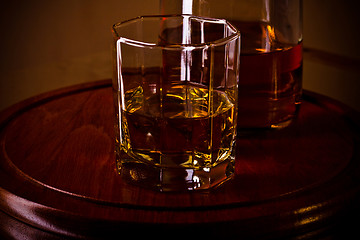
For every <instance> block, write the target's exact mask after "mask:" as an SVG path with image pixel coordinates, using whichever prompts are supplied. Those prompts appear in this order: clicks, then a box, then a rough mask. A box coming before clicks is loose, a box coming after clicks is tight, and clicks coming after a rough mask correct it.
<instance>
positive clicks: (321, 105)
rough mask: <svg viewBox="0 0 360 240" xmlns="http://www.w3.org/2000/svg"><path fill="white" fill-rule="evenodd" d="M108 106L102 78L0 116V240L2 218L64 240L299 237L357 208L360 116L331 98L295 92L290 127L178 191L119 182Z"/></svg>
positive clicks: (254, 140)
mask: <svg viewBox="0 0 360 240" xmlns="http://www.w3.org/2000/svg"><path fill="white" fill-rule="evenodd" d="M112 101H113V100H112V90H111V81H110V80H105V81H99V82H95V83H87V84H82V85H77V86H74V87H69V88H65V89H61V90H57V91H53V92H50V93H46V94H43V95H40V96H37V97H34V98H31V99H29V100H26V101H24V102H21V103H19V104H17V105H15V106H13V107H11V108H9V109H7V110H6V111H4V112H3V113H2V114H1V117H0V209H1V210H2V211H3V212H4V213H6V214H3V213H2V214H1V216H2V217H0V223H1V226H2V227H0V229H1V231H2V232H3V234H10V235H11V234H13V232H14V231H15V232H16V231H25V230H23V228H20V230H19V229H18V228H16V229H14V226H17V225H16V224H15V225H14V224H12V225H11V224H10V226H9V224H8V222H7V221H10V222H14V221H15V222H17V224H23V223H26V224H24V226H27V228H31V229H33V230H31V231H35V232H43V230H44V231H45V233H46V234H51V233H55V235H54V236H56V234H60V235H62V236H70V237H90V236H91V237H93V238H96V237H100V238H104V237H106V236H114V234H115V235H117V234H120V233H121V234H124V233H127V232H128V233H130V232H131V233H132V234H133V235H134V236H135V235H136V234H138V235H140V236H141V234H151V233H152V234H159V233H162V234H167V233H170V234H176V236H179V235H181V234H183V235H184V236H187V235H188V234H191V235H199V236H206V235H209V236H215V235H221V236H222V237H225V236H239V237H252V238H255V237H261V238H265V237H266V238H268V237H273V238H277V237H291V236H295V235H296V236H303V237H304V236H305V237H306V236H314V235H318V234H323V233H324V232H326V231H328V230H329V229H334V227H340V226H344V224H341V223H343V222H344V221H345V220H347V219H348V216H349V215H348V213H351V212H353V211H355V207H356V206H357V204H356V203H357V201H358V199H359V198H358V197H359V190H360V155H359V151H360V118H359V114H358V113H357V112H354V111H352V110H350V109H348V108H347V107H346V106H344V105H342V104H340V103H338V102H336V101H334V100H331V99H329V98H327V97H324V96H321V95H318V94H315V93H311V92H308V91H305V92H304V96H303V104H302V106H301V110H300V113H299V116H298V118H297V119H296V120H295V121H294V123H293V124H292V125H291V126H290V127H288V128H286V129H283V130H276V131H263V132H259V133H254V134H252V135H248V136H246V137H239V138H238V139H237V158H236V177H235V178H234V179H233V180H232V181H229V182H227V183H225V184H224V185H223V186H221V187H219V188H217V189H213V190H211V191H207V192H185V193H161V192H155V191H151V190H147V189H143V188H138V187H136V186H132V185H128V184H126V183H124V182H123V181H122V179H121V177H120V176H119V175H118V174H117V173H116V171H115V159H114V153H113V152H114V150H113V149H114V140H113V139H114V133H113V132H114V130H113V123H114V120H113V114H114V112H113V102H112ZM6 216H7V217H6ZM9 216H12V217H13V218H16V219H17V220H15V219H13V218H11V220H9V219H10V217H9ZM4 219H5V220H4ZM6 219H7V220H6ZM18 220H19V221H18ZM338 223H340V225H337V224H338ZM28 225H30V226H33V227H35V228H32V227H30V226H28ZM11 226H12V227H11ZM346 226H347V225H346ZM140 229H141V230H140ZM325 230H326V231H325ZM17 234H21V233H17Z"/></svg>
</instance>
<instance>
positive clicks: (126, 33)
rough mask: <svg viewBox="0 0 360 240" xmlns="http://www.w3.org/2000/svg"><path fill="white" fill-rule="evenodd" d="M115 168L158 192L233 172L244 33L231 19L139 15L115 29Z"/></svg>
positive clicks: (193, 186) (204, 185) (208, 183)
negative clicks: (241, 40)
mask: <svg viewBox="0 0 360 240" xmlns="http://www.w3.org/2000/svg"><path fill="white" fill-rule="evenodd" d="M112 31H113V36H114V54H113V66H114V71H113V73H114V75H113V93H114V100H115V106H116V107H115V109H116V110H115V111H116V123H115V129H116V155H117V157H116V158H117V160H116V161H117V169H118V172H119V174H120V175H121V176H122V178H123V179H125V180H126V181H128V182H130V183H134V184H137V185H140V186H143V187H148V188H153V189H157V190H160V191H183V190H198V189H209V188H211V187H214V186H218V185H220V184H221V183H223V182H225V181H226V180H228V179H230V178H231V177H232V176H233V173H234V160H235V148H234V145H235V138H236V123H237V95H238V85H237V82H238V76H239V55H240V33H239V32H238V30H237V29H236V28H234V27H233V26H232V25H231V24H229V23H228V22H227V21H226V20H221V19H214V18H203V17H195V16H192V15H169V16H165V15H163V16H142V17H137V18H134V19H131V20H127V21H124V22H121V23H118V24H115V25H114V26H113V29H112Z"/></svg>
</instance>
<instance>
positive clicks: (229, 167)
mask: <svg viewBox="0 0 360 240" xmlns="http://www.w3.org/2000/svg"><path fill="white" fill-rule="evenodd" d="M117 170H118V173H119V174H120V175H121V177H122V178H123V179H124V180H125V181H126V182H129V183H131V184H136V185H138V186H140V187H145V188H150V189H154V190H157V191H161V192H169V191H188V190H206V189H210V188H213V187H217V186H219V185H221V184H222V183H224V182H226V181H227V180H229V179H231V178H232V177H233V175H234V172H235V159H234V157H232V156H230V157H228V158H227V159H225V160H223V161H222V162H220V163H218V164H216V165H215V166H212V167H203V168H196V169H194V168H184V167H178V168H175V167H174V168H163V167H161V166H157V165H154V164H150V163H146V162H143V161H140V160H137V159H133V158H131V157H129V156H128V155H127V154H126V153H124V152H121V153H120V154H118V156H117Z"/></svg>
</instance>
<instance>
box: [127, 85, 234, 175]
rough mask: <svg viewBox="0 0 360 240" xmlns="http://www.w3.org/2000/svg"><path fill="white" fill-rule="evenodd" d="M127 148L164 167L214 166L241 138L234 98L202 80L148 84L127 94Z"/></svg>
mask: <svg viewBox="0 0 360 240" xmlns="http://www.w3.org/2000/svg"><path fill="white" fill-rule="evenodd" d="M124 103H125V104H124V105H125V108H124V109H122V110H121V117H120V126H121V129H122V130H121V133H120V139H121V148H122V149H123V150H124V151H125V152H126V153H127V154H129V155H130V156H132V157H134V158H135V159H139V160H141V161H146V162H150V163H152V164H155V165H161V166H162V167H179V166H182V167H187V168H203V167H211V166H214V165H216V164H218V163H219V162H221V161H223V160H225V159H227V158H228V157H229V156H230V154H231V152H232V147H233V145H234V141H235V132H236V130H235V129H236V126H234V120H235V119H234V118H235V116H236V113H235V112H234V106H235V104H234V102H233V101H232V100H231V98H229V97H228V94H227V92H226V91H224V92H223V91H218V90H213V91H210V92H209V91H208V89H207V88H203V87H201V85H198V84H189V83H188V84H179V85H170V86H167V87H163V88H162V89H161V92H160V93H151V91H150V93H149V92H148V91H144V89H143V88H142V87H137V88H133V89H131V90H128V91H127V92H126V93H125V98H124Z"/></svg>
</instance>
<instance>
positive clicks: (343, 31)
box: [0, 0, 360, 110]
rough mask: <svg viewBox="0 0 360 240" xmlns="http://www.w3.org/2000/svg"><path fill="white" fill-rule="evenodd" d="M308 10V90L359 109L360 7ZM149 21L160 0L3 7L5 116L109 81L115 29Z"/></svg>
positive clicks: (74, 0) (325, 5) (319, 4)
mask: <svg viewBox="0 0 360 240" xmlns="http://www.w3.org/2000/svg"><path fill="white" fill-rule="evenodd" d="M303 3H304V4H303V6H304V8H303V9H304V10H303V11H304V32H303V33H304V79H303V86H304V89H309V90H313V91H316V92H319V93H322V94H325V95H328V96H331V97H333V98H335V99H338V100H340V101H342V102H344V103H346V104H348V105H350V106H352V107H353V108H355V109H357V110H360V48H359V41H360V33H359V26H358V24H359V22H360V21H359V20H358V19H359V15H360V12H359V9H360V8H359V6H360V4H359V3H357V1H339V0H328V1H320V0H304V2H303ZM145 14H159V0H146V1H143V0H131V1H127V0H102V1H99V0H63V1H60V0H52V1H44V0H30V1H16V0H13V1H6V3H2V4H1V8H0V29H1V35H0V73H1V77H0V110H2V109H4V108H6V107H8V106H10V105H12V104H14V103H16V102H18V101H20V100H23V99H25V98H28V97H31V96H33V95H36V94H39V93H42V92H46V91H49V90H52V89H57V88H60V87H64V86H69V85H73V84H76V83H84V82H88V81H95V80H100V79H104V78H110V77H111V75H112V73H111V71H112V66H111V41H112V35H111V32H110V29H111V26H112V24H113V23H115V22H119V21H122V20H125V19H129V18H133V17H136V16H138V15H145Z"/></svg>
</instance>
